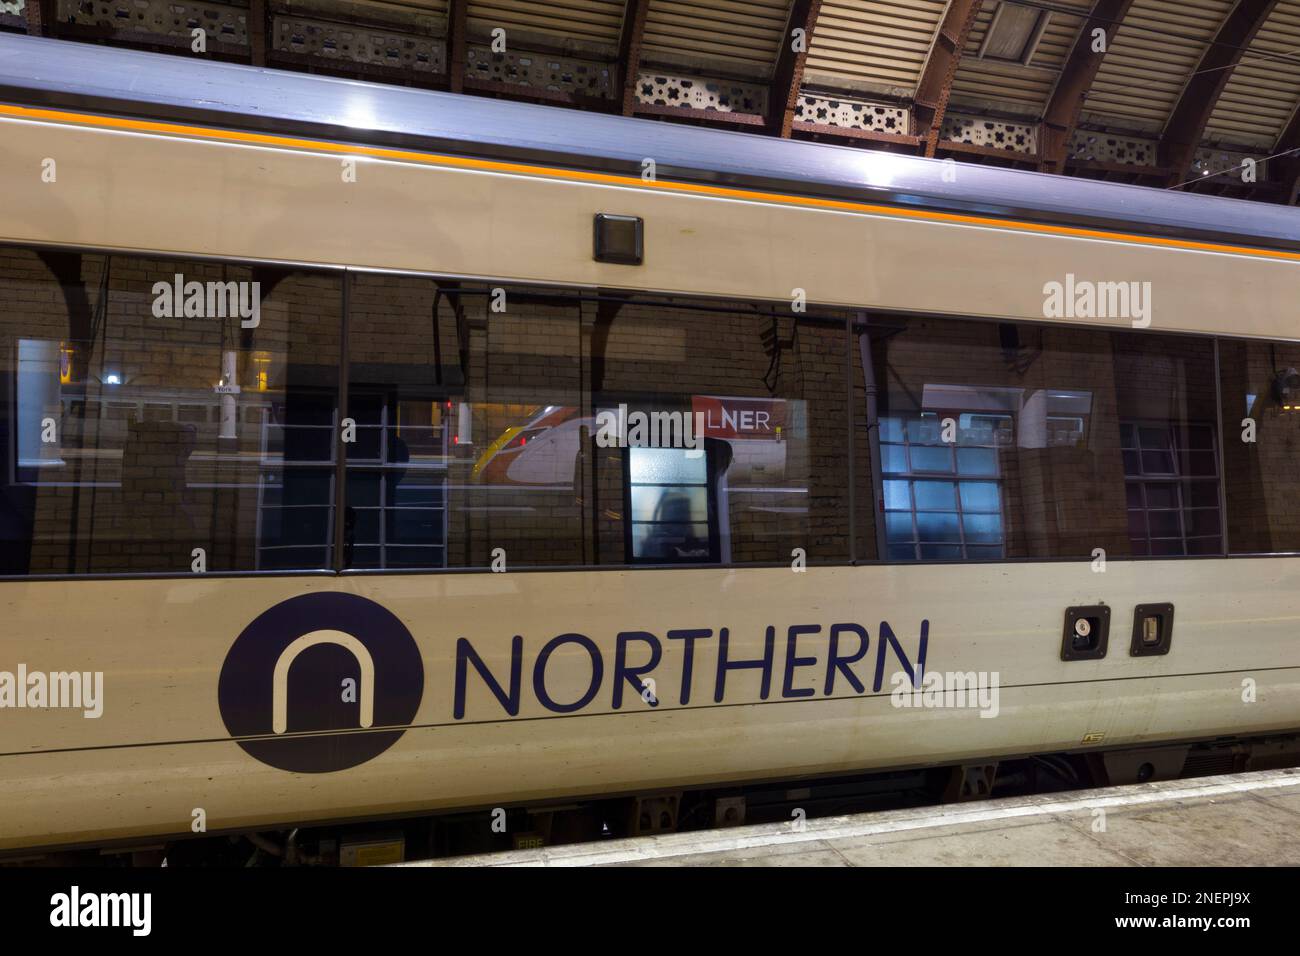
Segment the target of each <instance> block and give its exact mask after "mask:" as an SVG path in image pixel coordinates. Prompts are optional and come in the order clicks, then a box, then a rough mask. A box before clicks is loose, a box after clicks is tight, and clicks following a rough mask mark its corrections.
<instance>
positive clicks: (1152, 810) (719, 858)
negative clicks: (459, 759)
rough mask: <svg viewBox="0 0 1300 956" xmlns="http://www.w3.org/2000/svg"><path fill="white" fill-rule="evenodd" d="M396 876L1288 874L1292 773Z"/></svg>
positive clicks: (491, 858) (1295, 827)
mask: <svg viewBox="0 0 1300 956" xmlns="http://www.w3.org/2000/svg"><path fill="white" fill-rule="evenodd" d="M400 865H403V866H1030V865H1032V866H1282V865H1286V866H1296V865H1300V769H1287V770H1266V771H1258V772H1254V773H1244V774H1230V775H1225V776H1218V777H1201V778H1198V779H1193V780H1174V781H1165V782H1161V783H1146V784H1133V785H1130V786H1123V787H1108V788H1104V789H1099V790H1089V791H1074V792H1070V793H1057V794H1048V795H1039V796H1031V797H1011V798H1006V799H999V800H985V801H981V802H978V803H962V804H947V805H944V806H935V807H923V808H916V809H910V810H892V811H884V812H879V813H864V814H855V815H852V816H840V817H823V818H820V819H810V820H806V821H803V822H802V825H799V824H797V823H795V822H793V821H792V822H791V823H773V824H763V825H759V826H741V827H731V828H727V829H718V830H703V831H696V832H691V833H673V834H668V835H664V836H657V837H639V838H635V839H627V840H611V841H605V842H600V843H584V844H574V845H570V846H555V847H545V848H542V849H538V850H517V851H514V852H508V853H490V854H482V855H477V856H463V857H451V858H447V859H439V860H424V861H419V862H415V863H406V864H400Z"/></svg>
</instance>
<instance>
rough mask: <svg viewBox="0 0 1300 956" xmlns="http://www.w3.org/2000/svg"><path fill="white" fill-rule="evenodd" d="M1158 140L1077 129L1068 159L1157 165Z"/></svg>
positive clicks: (1129, 164) (1132, 164)
mask: <svg viewBox="0 0 1300 956" xmlns="http://www.w3.org/2000/svg"><path fill="white" fill-rule="evenodd" d="M1156 145H1157V144H1156V142H1155V140H1151V139H1136V138H1134V137H1132V136H1115V135H1114V134H1112V133H1098V132H1096V131H1094V130H1088V129H1076V130H1075V131H1074V136H1073V138H1071V140H1070V151H1069V154H1068V157H1067V158H1068V159H1081V160H1086V161H1088V162H1093V163H1116V164H1118V165H1121V166H1154V165H1156Z"/></svg>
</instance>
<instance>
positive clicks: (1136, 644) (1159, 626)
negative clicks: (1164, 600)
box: [1128, 604, 1174, 657]
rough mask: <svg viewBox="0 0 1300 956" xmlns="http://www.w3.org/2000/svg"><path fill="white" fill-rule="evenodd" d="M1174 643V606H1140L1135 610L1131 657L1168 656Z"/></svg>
mask: <svg viewBox="0 0 1300 956" xmlns="http://www.w3.org/2000/svg"><path fill="white" fill-rule="evenodd" d="M1173 641H1174V606H1173V605H1172V604H1139V605H1138V606H1137V607H1135V608H1133V640H1132V642H1131V643H1130V644H1129V646H1128V652H1129V656H1130V657H1155V656H1156V655H1158V654H1168V653H1169V647H1170V645H1171V644H1173Z"/></svg>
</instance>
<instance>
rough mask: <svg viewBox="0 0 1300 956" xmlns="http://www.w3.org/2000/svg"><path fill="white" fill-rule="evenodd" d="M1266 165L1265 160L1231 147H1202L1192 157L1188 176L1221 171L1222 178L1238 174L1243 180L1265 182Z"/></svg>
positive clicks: (1192, 176)
mask: <svg viewBox="0 0 1300 956" xmlns="http://www.w3.org/2000/svg"><path fill="white" fill-rule="evenodd" d="M1248 160H1249V162H1248ZM1264 165H1265V164H1264V161H1263V160H1261V159H1258V158H1256V157H1255V156H1252V155H1250V153H1239V152H1237V151H1236V150H1231V149H1210V148H1207V147H1201V148H1200V149H1198V150H1197V151H1196V155H1195V157H1193V159H1192V165H1191V168H1190V169H1189V170H1188V172H1187V178H1188V179H1192V178H1194V177H1196V176H1216V175H1218V174H1220V173H1221V174H1222V177H1221V178H1223V179H1225V180H1226V179H1228V178H1229V177H1232V176H1236V177H1237V178H1238V179H1239V180H1241V181H1242V182H1263V181H1264V178H1265V176H1264V174H1265V169H1264Z"/></svg>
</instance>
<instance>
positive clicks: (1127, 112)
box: [1083, 0, 1235, 130]
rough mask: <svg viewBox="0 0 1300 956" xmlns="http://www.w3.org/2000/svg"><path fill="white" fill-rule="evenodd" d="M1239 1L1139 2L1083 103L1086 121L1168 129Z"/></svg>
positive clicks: (1130, 14) (1157, 0)
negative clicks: (1191, 80) (1185, 91)
mask: <svg viewBox="0 0 1300 956" xmlns="http://www.w3.org/2000/svg"><path fill="white" fill-rule="evenodd" d="M1234 5H1235V4H1234V0H1135V2H1134V3H1133V6H1132V7H1130V8H1129V12H1128V16H1127V17H1125V18H1124V23H1123V24H1122V25H1121V26H1120V28H1119V30H1118V31H1117V32H1116V34H1115V38H1114V39H1113V40H1112V41H1111V44H1110V50H1109V52H1107V53H1106V57H1105V59H1103V60H1102V62H1101V68H1100V69H1099V70H1098V71H1097V78H1096V80H1094V81H1093V84H1092V89H1091V90H1089V91H1088V97H1087V99H1086V100H1085V101H1084V104H1083V108H1084V113H1085V119H1088V120H1091V121H1094V122H1103V123H1107V124H1111V125H1115V126H1120V127H1127V128H1132V129H1146V130H1160V129H1163V128H1164V124H1165V121H1166V120H1168V118H1169V114H1170V112H1172V110H1173V108H1174V104H1175V103H1177V102H1178V95H1179V94H1180V93H1181V92H1182V90H1183V87H1184V86H1185V85H1186V83H1187V78H1188V77H1189V76H1190V75H1191V73H1192V71H1193V70H1195V69H1196V67H1197V65H1198V64H1199V63H1200V60H1201V56H1202V54H1203V53H1204V52H1205V49H1206V47H1207V46H1209V41H1210V40H1211V39H1213V37H1214V34H1215V33H1216V32H1217V31H1218V29H1219V27H1220V25H1221V24H1222V23H1223V21H1224V19H1225V18H1226V17H1227V16H1228V13H1229V12H1230V11H1231V10H1232V7H1233V6H1234Z"/></svg>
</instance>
